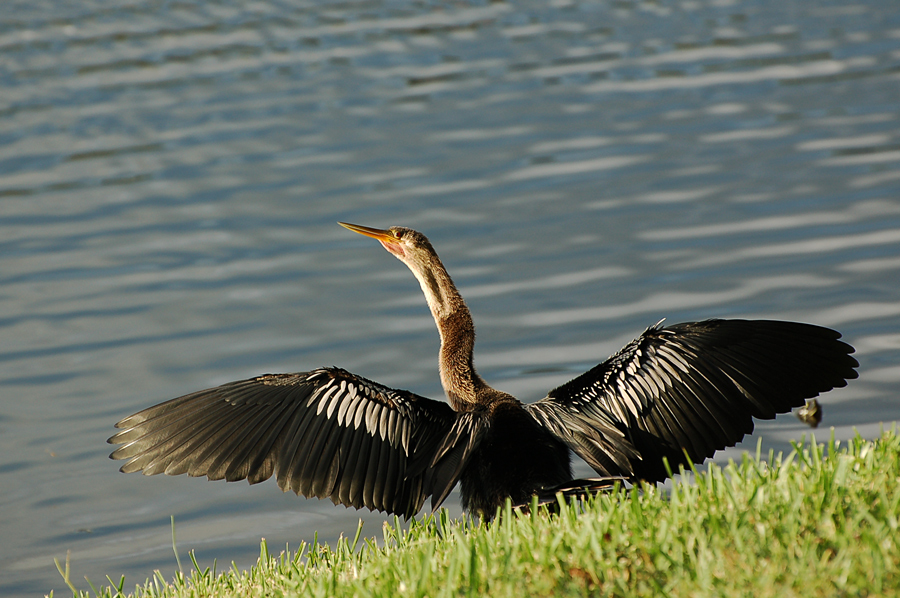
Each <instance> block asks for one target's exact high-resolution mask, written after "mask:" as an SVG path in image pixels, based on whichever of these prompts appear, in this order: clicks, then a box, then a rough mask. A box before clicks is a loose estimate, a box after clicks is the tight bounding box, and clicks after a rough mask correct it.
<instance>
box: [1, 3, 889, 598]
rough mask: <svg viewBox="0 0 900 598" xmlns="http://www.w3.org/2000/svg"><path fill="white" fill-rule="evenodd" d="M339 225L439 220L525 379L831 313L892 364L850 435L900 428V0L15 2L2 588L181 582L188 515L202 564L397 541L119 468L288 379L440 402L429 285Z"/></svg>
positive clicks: (491, 355)
mask: <svg viewBox="0 0 900 598" xmlns="http://www.w3.org/2000/svg"><path fill="white" fill-rule="evenodd" d="M338 220H344V221H349V222H356V223H360V224H365V225H370V226H377V227H385V226H388V225H392V224H402V225H407V226H411V227H414V228H417V229H419V230H422V231H424V232H425V233H426V234H427V235H429V237H430V238H431V240H432V241H433V243H434V245H435V247H436V248H437V249H438V251H439V252H440V254H441V256H442V258H443V261H444V263H445V264H446V265H447V267H448V268H449V269H450V271H451V273H452V274H453V275H454V277H455V280H456V282H457V284H458V286H459V287H460V289H461V291H462V293H463V295H464V296H465V297H467V299H468V302H469V305H470V307H471V308H472V311H473V314H474V317H475V321H476V324H477V325H478V331H479V341H478V346H477V347H476V363H477V365H478V366H479V369H480V372H481V373H482V375H483V376H484V377H485V378H486V379H487V380H488V381H489V382H491V383H492V384H493V385H495V386H497V387H499V388H501V389H504V390H507V391H509V392H512V393H514V394H516V395H517V396H519V397H520V398H522V399H523V400H526V401H532V400H536V399H538V398H540V397H541V396H543V394H544V393H545V392H546V391H547V390H548V389H550V388H551V387H553V386H554V385H556V384H559V383H561V382H563V381H565V380H567V379H568V378H571V377H573V376H574V375H576V374H578V373H581V372H582V371H584V370H585V369H587V368H589V367H591V366H592V365H594V364H595V363H597V362H599V361H601V360H603V359H604V358H605V357H606V356H607V355H609V354H610V353H612V352H614V351H615V350H617V349H618V348H619V347H620V346H621V345H622V344H623V343H624V342H626V341H628V340H630V339H631V338H633V337H634V336H635V335H637V334H639V333H640V332H641V331H642V330H643V329H644V328H646V327H647V326H648V325H651V324H654V323H655V322H657V321H658V320H659V319H660V318H663V317H665V318H667V319H668V321H669V322H678V321H684V320H694V319H703V318H708V317H716V316H718V317H765V318H779V319H790V320H802V321H808V322H814V323H818V324H822V325H826V326H831V327H835V328H837V329H839V330H841V331H842V332H843V333H844V335H845V338H846V339H847V340H848V341H849V342H850V343H852V344H853V345H854V346H855V347H856V348H857V355H858V357H859V360H860V362H861V367H860V375H861V377H860V379H859V380H857V381H854V382H853V383H852V384H851V385H850V386H849V387H847V388H846V389H840V390H838V391H835V392H832V393H828V394H827V395H825V396H824V397H823V398H822V404H823V405H824V414H825V420H824V423H823V427H822V428H820V430H819V433H818V436H819V438H820V439H822V438H825V437H827V436H828V434H829V429H828V427H829V426H833V427H834V433H835V435H836V436H837V437H838V438H847V437H850V436H852V435H853V434H854V430H859V432H860V433H861V434H862V435H864V436H866V437H875V436H877V435H878V433H879V427H880V425H881V422H892V421H894V420H898V419H900V401H898V399H897V392H896V390H897V385H898V382H900V282H898V281H900V11H897V6H896V3H895V2H893V1H889V0H871V1H868V2H858V3H847V2H845V1H820V2H801V1H788V2H784V1H776V0H716V1H705V0H684V1H682V2H672V3H657V2H652V1H634V2H631V1H624V0H623V1H618V0H617V1H609V2H587V1H584V2H581V1H577V0H553V1H551V2H527V1H526V2H517V3H510V2H489V3H483V2H471V3H470V2H455V3H452V4H449V3H439V2H417V3H408V2H396V1H388V0H381V1H380V0H373V1H369V2H301V1H298V2H289V1H277V0H272V1H260V2H253V3H246V2H238V1H233V2H210V1H207V0H204V1H203V2H199V1H198V2H194V1H190V0H185V1H181V2H159V1H148V2H137V1H117V2H99V1H96V0H84V1H81V2H68V3H62V2H57V1H56V0H53V1H50V0H29V1H28V2H22V1H7V2H4V3H3V6H2V7H0V333H2V339H3V342H2V348H0V486H2V491H0V532H2V539H3V542H2V543H0V595H3V596H9V597H15V596H26V595H31V596H33V595H40V594H42V593H46V592H49V591H50V590H51V589H54V590H55V591H56V593H57V595H65V594H66V593H67V591H66V589H65V586H64V584H63V582H62V579H61V578H60V577H59V575H58V574H57V572H56V570H55V567H54V565H53V559H54V558H59V559H64V558H65V556H66V553H67V551H70V554H71V566H72V576H73V579H74V580H75V582H76V584H77V585H79V587H81V588H82V589H87V587H88V586H87V583H86V582H85V581H84V579H83V576H85V575H87V576H88V577H89V578H90V579H91V580H92V581H93V582H94V583H101V582H104V581H105V576H106V575H109V576H110V577H112V578H113V579H115V580H118V578H119V576H120V575H122V574H125V575H126V587H133V586H134V584H136V583H143V581H144V580H145V579H146V578H147V577H148V576H150V575H151V574H152V571H153V569H155V568H160V569H161V570H162V571H163V572H164V574H165V576H166V577H168V578H171V576H172V573H173V571H174V570H175V567H176V565H175V559H174V555H173V554H172V551H171V536H170V524H169V518H170V516H171V515H174V516H175V518H176V524H177V532H178V545H179V548H180V551H181V556H182V561H184V562H185V563H187V562H188V561H187V551H188V550H191V549H193V550H195V551H196V552H197V556H198V559H199V561H200V563H201V565H203V566H206V565H212V563H213V560H214V559H217V562H218V568H219V569H220V570H221V569H224V568H226V567H227V566H228V564H229V563H230V562H232V561H234V562H235V563H237V565H238V566H239V567H247V566H249V565H251V564H252V563H253V562H254V561H255V558H256V555H257V554H258V546H259V540H260V538H261V537H265V538H266V539H267V540H268V541H269V545H270V547H271V549H272V550H273V551H276V550H277V549H278V548H279V547H281V546H284V545H285V543H289V544H290V545H291V547H296V546H298V545H299V543H300V542H301V541H303V540H307V541H309V540H311V539H312V538H313V535H314V533H316V532H318V534H319V537H320V538H323V539H328V540H333V539H334V538H336V537H337V536H338V535H339V534H341V533H344V534H352V533H353V532H354V531H355V529H356V522H357V518H358V517H360V516H361V517H363V518H364V519H365V521H366V527H365V528H364V532H365V533H366V534H367V535H377V534H380V526H381V522H382V521H383V520H384V519H385V518H384V517H381V516H379V515H373V514H369V513H361V512H356V511H353V510H347V509H344V508H342V507H335V506H333V505H332V504H331V503H330V502H327V501H325V502H323V501H318V500H306V499H302V498H297V497H295V496H294V495H293V494H282V493H281V492H280V491H279V490H278V489H277V487H276V486H275V484H274V483H273V482H271V481H270V482H267V483H265V484H262V485H260V486H255V487H250V486H248V485H247V484H245V483H237V484H225V483H222V482H207V481H205V480H199V479H189V478H186V477H177V478H167V477H165V476H163V477H153V478H146V477H143V476H139V475H123V474H120V473H118V472H117V469H118V466H119V464H118V463H115V462H113V461H110V460H109V459H108V458H107V455H108V453H109V450H110V447H109V446H108V445H107V444H106V442H105V441H106V438H107V437H108V436H110V435H111V434H112V433H113V431H114V430H113V427H112V425H113V423H114V422H116V421H117V420H119V419H120V418H122V417H124V416H126V415H129V414H131V413H133V412H134V411H136V410H138V409H140V408H142V407H145V406H149V405H151V404H153V403H156V402H159V401H162V400H164V399H168V398H171V397H175V396H178V395H181V394H184V393H187V392H190V391H193V390H198V389H202V388H206V387H209V386H213V385H216V384H219V383H223V382H227V381H230V380H236V379H240V378H245V377H249V376H253V375H257V374H261V373H264V372H284V371H303V370H308V369H312V368H314V367H317V366H320V365H332V364H334V365H340V366H342V367H345V368H347V369H349V370H351V371H354V372H356V373H359V374H362V375H365V376H367V377H369V378H372V379H375V380H378V381H380V382H383V383H385V384H389V385H393V386H397V387H402V388H407V389H410V390H413V391H415V392H418V393H420V394H424V395H428V396H432V397H440V396H441V395H442V392H441V388H440V384H439V381H438V377H437V372H436V352H437V348H438V339H437V334H436V333H435V330H434V326H433V323H432V321H431V318H430V316H429V314H428V312H427V309H426V307H425V305H424V301H423V300H422V297H421V295H420V291H419V289H418V285H417V284H416V282H415V280H414V279H413V278H412V276H411V275H410V274H409V272H408V271H407V270H406V268H404V267H403V266H402V265H401V264H400V263H398V262H397V261H396V260H394V259H393V258H392V257H391V256H389V255H388V254H387V253H385V252H384V251H383V250H382V249H381V248H380V247H378V245H377V244H376V243H375V242H374V241H372V240H370V239H365V238H363V237H360V236H358V235H353V234H352V233H350V232H348V231H346V230H344V229H342V228H340V227H338V226H337V225H336V224H335V222H336V221H338ZM757 430H758V431H759V432H760V434H758V435H757V436H762V438H763V446H764V447H765V448H768V447H773V448H775V449H776V450H783V449H786V448H789V446H790V445H789V441H790V440H791V439H799V438H800V437H802V436H803V435H804V434H808V433H809V429H808V428H806V427H805V426H804V425H803V424H801V423H800V422H799V421H797V420H796V419H795V418H794V417H792V416H790V415H785V416H781V417H780V418H779V419H778V420H776V421H774V422H762V423H760V424H759V425H758V426H757ZM757 436H754V437H752V438H750V439H748V440H747V441H745V443H744V444H743V446H744V447H750V448H753V447H755V446H756V442H757V440H756V438H757ZM737 454H738V453H737V449H734V450H729V451H724V452H722V453H720V455H719V458H720V459H727V458H728V457H730V456H734V455H737ZM582 471H584V470H583V469H582ZM448 504H449V507H450V509H451V512H452V513H453V514H458V513H459V506H458V500H457V499H456V496H455V495H454V496H453V497H451V500H450V501H449V503H448Z"/></svg>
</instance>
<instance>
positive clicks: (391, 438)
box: [109, 368, 470, 517]
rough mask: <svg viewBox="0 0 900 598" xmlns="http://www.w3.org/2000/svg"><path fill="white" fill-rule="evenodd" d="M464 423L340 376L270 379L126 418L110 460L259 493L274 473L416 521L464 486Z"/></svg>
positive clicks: (290, 484) (398, 393)
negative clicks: (256, 488)
mask: <svg viewBox="0 0 900 598" xmlns="http://www.w3.org/2000/svg"><path fill="white" fill-rule="evenodd" d="M457 419H458V416H457V414H456V413H455V412H454V411H453V409H451V408H450V406H449V405H447V404H446V403H442V402H438V401H433V400H430V399H426V398H424V397H420V396H417V395H415V394H413V393H410V392H407V391H403V390H394V389H391V388H387V387H385V386H382V385H380V384H377V383H375V382H371V381H369V380H366V379H364V378H361V377H359V376H356V375H354V374H351V373H350V372H347V371H345V370H341V369H337V368H325V369H318V370H314V371H311V372H303V373H297V374H267V375H264V376H259V377H257V378H251V379H249V380H242V381H239V382H231V383H229V384H224V385H222V386H219V387H217V388H211V389H208V390H202V391H200V392H195V393H193V394H189V395H186V396H183V397H180V398H177V399H173V400H171V401H167V402H165V403H161V404H159V405H156V406H154V407H150V408H148V409H144V410H143V411H141V412H139V413H136V414H134V415H132V416H130V417H126V418H125V419H123V420H122V421H120V422H119V423H117V424H116V427H117V428H121V429H122V431H121V432H119V433H117V434H116V435H114V436H113V437H112V438H110V439H109V442H110V443H111V444H121V445H123V446H121V447H119V448H118V449H116V450H115V451H114V452H113V453H112V454H111V455H110V457H111V458H113V459H128V462H127V463H125V464H124V465H123V466H122V468H121V471H123V472H126V473H128V472H134V471H143V473H144V474H145V475H154V474H158V473H166V474H169V475H178V474H182V473H186V474H188V475H191V476H207V477H208V478H209V479H211V480H221V479H225V480H228V481H235V480H243V479H247V480H248V481H249V482H250V483H251V484H256V483H258V482H262V481H263V480H266V479H268V478H270V477H271V476H272V474H273V473H275V474H276V478H277V481H278V486H279V487H280V488H281V489H282V490H285V491H287V490H288V489H290V490H293V491H294V492H296V493H297V494H302V495H303V496H307V497H312V496H316V497H319V498H326V497H327V498H330V499H331V500H332V501H333V502H334V503H335V504H338V503H340V504H343V505H346V506H353V507H356V508H360V507H367V508H369V509H372V510H378V511H386V512H388V513H394V514H398V515H404V516H407V517H409V516H412V515H414V514H415V513H416V512H418V511H419V509H421V507H422V504H423V502H424V501H425V498H426V497H428V496H429V495H435V498H437V497H440V499H441V500H443V498H444V497H445V496H446V495H447V493H448V492H449V491H450V489H452V487H453V485H454V484H455V483H456V481H457V479H458V477H459V469H460V460H461V459H464V458H465V457H466V456H467V455H466V454H467V453H468V452H469V451H468V450H467V446H468V445H467V444H466V443H468V442H469V441H470V439H468V438H464V437H461V436H460V435H459V434H458V430H457V428H459V427H460V426H459V424H458V423H457ZM461 423H465V422H461ZM463 427H465V426H463ZM439 452H440V454H439ZM447 454H450V455H452V457H453V458H451V459H443V458H442V457H444V456H445V455H447ZM435 506H437V505H435Z"/></svg>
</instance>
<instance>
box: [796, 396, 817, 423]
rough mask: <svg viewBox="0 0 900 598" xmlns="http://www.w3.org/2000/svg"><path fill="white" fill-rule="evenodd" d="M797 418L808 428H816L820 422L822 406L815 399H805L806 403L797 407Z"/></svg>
mask: <svg viewBox="0 0 900 598" xmlns="http://www.w3.org/2000/svg"><path fill="white" fill-rule="evenodd" d="M797 419H799V420H800V421H802V422H803V423H804V424H807V425H808V426H809V427H810V428H818V427H819V424H820V423H822V406H821V405H820V404H819V401H817V400H816V399H806V405H804V406H803V407H801V408H800V409H797Z"/></svg>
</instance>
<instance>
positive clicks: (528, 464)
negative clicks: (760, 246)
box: [109, 223, 859, 518]
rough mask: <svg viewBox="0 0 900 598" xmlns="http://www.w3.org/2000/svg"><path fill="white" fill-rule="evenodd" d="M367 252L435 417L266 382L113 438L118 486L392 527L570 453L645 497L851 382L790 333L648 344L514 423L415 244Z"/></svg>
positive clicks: (664, 333)
mask: <svg viewBox="0 0 900 598" xmlns="http://www.w3.org/2000/svg"><path fill="white" fill-rule="evenodd" d="M341 225H342V226H344V227H346V228H348V229H350V230H351V231H354V232H357V233H361V234H363V235H366V236H369V237H373V238H375V239H377V240H378V241H380V242H381V244H382V245H383V246H384V248H385V249H387V250H388V251H389V252H390V253H391V254H393V255H394V256H396V257H397V258H398V259H399V260H400V261H402V262H403V263H404V264H406V265H407V266H408V267H409V269H410V270H412V273H413V274H414V275H415V277H416V278H417V279H418V281H419V284H420V285H421V287H422V291H423V292H424V293H425V299H426V301H427V302H428V307H429V308H430V309H431V313H432V315H433V316H434V320H435V323H436V324H437V328H438V331H439V332H440V336H441V348H440V361H439V363H440V376H441V383H442V384H443V387H444V391H445V392H446V394H447V399H448V401H449V405H448V404H447V403H444V402H441V401H434V400H431V399H427V398H425V397H421V396H418V395H415V394H413V393H411V392H408V391H405V390H396V389H393V388H387V387H385V386H382V385H380V384H378V383H376V382H372V381H370V380H366V379H365V378H362V377H360V376H356V375H354V374H351V373H350V372H347V371H345V370H342V369H338V368H323V369H317V370H313V371H311V372H302V373H296V374H266V375H263V376H259V377H257V378H251V379H249V380H242V381H240V382H232V383H229V384H225V385H222V386H219V387H217V388H212V389H208V390H202V391H200V392H195V393H193V394H189V395H186V396H183V397H181V398H177V399H173V400H171V401H168V402H165V403H161V404H159V405H156V406H154V407H150V408H148V409H145V410H143V411H141V412H139V413H136V414H134V415H132V416H130V417H126V418H125V419H123V420H122V421H120V422H119V423H117V424H116V427H118V428H121V429H122V431H120V432H119V433H117V434H116V435H115V436H113V437H112V438H110V439H109V442H110V443H113V444H121V445H123V446H121V447H119V448H118V449H116V450H115V451H114V452H113V453H112V455H110V456H111V457H112V458H114V459H128V462H127V463H125V464H124V465H123V466H122V468H121V471H123V472H133V471H143V472H144V474H145V475H153V474H158V473H167V474H169V475H176V474H182V473H187V474H188V475H191V476H207V477H208V478H209V479H211V480H220V479H225V480H228V481H234V480H243V479H247V480H248V481H249V482H250V483H251V484H255V483H257V482H262V481H263V480H266V479H268V478H269V477H271V476H272V475H273V474H275V475H276V478H277V481H278V486H279V487H280V488H282V489H283V490H285V491H287V490H288V489H290V490H293V491H294V492H296V493H297V494H302V495H303V496H307V497H312V496H317V497H319V498H326V497H327V498H330V499H331V500H332V501H334V503H335V504H337V503H340V504H343V505H346V506H353V507H357V508H360V507H367V508H369V509H373V510H378V511H386V512H388V513H395V514H399V515H405V516H411V515H414V514H415V513H417V512H418V511H419V510H420V509H421V508H422V505H423V503H424V501H425V499H426V498H427V497H429V496H431V497H432V498H431V506H432V509H436V508H437V507H438V506H439V505H440V504H441V503H442V502H443V500H444V499H445V498H446V497H447V494H448V493H449V492H450V491H451V490H452V488H453V487H454V486H455V485H456V483H457V482H460V484H461V495H462V505H463V508H465V509H466V510H467V511H469V512H471V513H473V514H481V515H484V516H486V517H488V518H490V517H491V516H493V515H494V513H495V510H496V508H497V507H498V506H500V505H502V504H503V503H504V501H505V500H506V499H507V498H511V499H512V501H513V503H514V504H516V503H528V502H529V501H530V497H531V496H532V495H534V494H542V493H543V494H545V495H546V493H547V492H548V491H549V492H552V491H554V490H555V489H560V488H565V487H567V484H569V485H574V486H579V485H582V484H586V485H589V484H590V482H589V481H588V482H582V481H572V480H571V478H572V470H571V466H570V450H571V451H574V452H575V453H576V454H577V455H579V456H580V457H582V458H583V459H584V460H585V461H587V463H588V464H589V465H590V466H591V467H592V468H593V469H594V470H595V471H596V472H597V473H598V474H599V475H601V476H608V477H613V476H621V477H623V478H626V479H628V480H646V481H650V482H656V481H661V480H663V479H665V478H666V477H667V472H666V468H665V465H664V461H663V459H664V458H665V459H667V460H668V463H669V466H670V467H671V469H672V470H673V471H677V468H678V467H679V466H680V465H683V464H687V462H688V460H690V461H692V462H694V463H699V462H701V461H703V460H704V459H706V458H707V457H709V456H711V455H712V454H713V453H714V452H715V451H716V450H718V449H721V448H724V447H726V446H733V445H734V444H735V443H737V442H738V441H740V440H741V438H743V437H744V435H745V434H749V433H750V432H751V431H752V430H753V421H752V418H754V417H757V418H762V419H771V418H774V417H775V415H776V414H778V413H784V412H787V411H790V410H791V408H793V407H798V406H800V405H803V403H804V399H807V398H811V397H814V396H816V395H818V394H819V393H821V392H825V391H828V390H831V389H832V388H835V387H841V386H845V385H846V380H848V379H851V378H856V376H857V373H856V371H855V369H854V368H856V367H857V366H858V365H859V364H858V363H857V361H856V360H855V359H854V358H853V357H852V356H851V355H850V354H851V353H853V347H851V346H850V345H848V344H846V343H843V342H841V341H839V340H838V339H839V338H840V336H841V335H840V334H839V333H837V332H835V331H833V330H829V329H827V328H821V327H819V326H813V325H809V324H799V323H795V322H773V321H762V320H759V321H747V320H707V321H704V322H690V323H684V324H676V325H674V326H667V327H661V326H660V325H656V326H651V327H650V328H648V329H647V330H646V331H645V332H644V333H643V334H642V335H641V336H640V337H638V338H637V339H635V340H634V341H632V342H630V343H628V344H627V345H626V346H625V347H624V348H623V349H622V350H621V351H619V352H618V353H616V354H615V355H613V356H612V357H610V358H609V359H607V360H606V361H605V362H603V363H601V364H600V365H598V366H596V367H595V368H593V369H592V370H590V371H588V372H586V373H584V374H582V375H581V376H578V377H577V378H575V379H574V380H572V381H570V382H567V383H566V384H563V385H562V386H560V387H559V388H556V389H554V390H551V391H550V392H549V393H547V396H546V397H544V398H543V399H541V400H539V401H537V402H536V403H533V404H530V405H524V404H522V403H521V402H519V401H518V400H517V399H515V398H514V397H512V396H510V395H508V394H506V393H505V392H502V391H499V390H495V389H493V388H491V387H490V386H489V385H488V384H487V383H486V382H485V381H484V380H483V379H482V378H481V376H479V375H478V373H477V372H476V371H475V367H474V366H473V364H472V349H473V346H474V343H475V326H474V324H473V323H472V316H471V315H470V314H469V310H468V308H467V307H466V304H465V302H464V301H463V298H462V296H460V294H459V292H458V291H457V290H456V287H455V286H454V284H453V281H452V280H451V279H450V275H449V274H448V273H447V270H446V269H445V268H444V266H443V264H442V263H441V260H440V259H439V258H438V255H437V253H436V252H435V251H434V249H433V248H432V246H431V243H430V242H429V241H428V239H427V238H425V235H423V234H422V233H419V232H416V231H414V230H411V229H408V228H403V227H399V226H394V227H391V228H390V229H387V230H380V229H374V228H368V227H365V226H358V225H355V224H344V223H341Z"/></svg>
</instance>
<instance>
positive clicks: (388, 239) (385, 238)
mask: <svg viewBox="0 0 900 598" xmlns="http://www.w3.org/2000/svg"><path fill="white" fill-rule="evenodd" d="M338 224H340V225H341V226H343V227H344V228H346V229H347V230H352V231H353V232H355V233H359V234H361V235H365V236H367V237H372V238H373V239H377V240H379V241H381V242H383V243H396V242H397V237H395V236H394V233H392V232H391V231H389V230H384V229H381V228H370V227H368V226H360V225H359V224H349V223H347V222H338Z"/></svg>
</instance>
